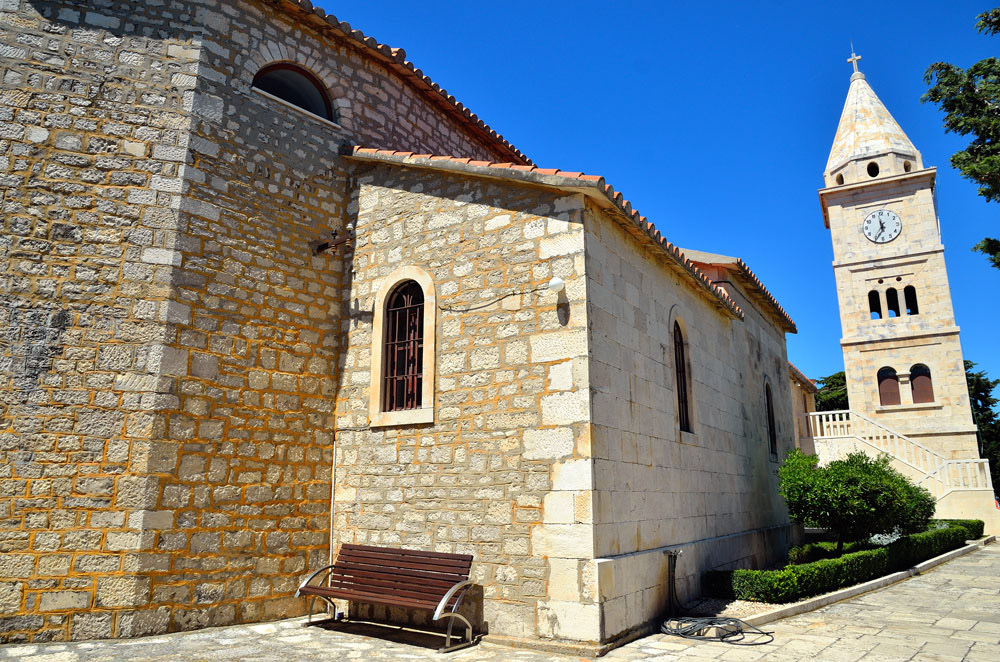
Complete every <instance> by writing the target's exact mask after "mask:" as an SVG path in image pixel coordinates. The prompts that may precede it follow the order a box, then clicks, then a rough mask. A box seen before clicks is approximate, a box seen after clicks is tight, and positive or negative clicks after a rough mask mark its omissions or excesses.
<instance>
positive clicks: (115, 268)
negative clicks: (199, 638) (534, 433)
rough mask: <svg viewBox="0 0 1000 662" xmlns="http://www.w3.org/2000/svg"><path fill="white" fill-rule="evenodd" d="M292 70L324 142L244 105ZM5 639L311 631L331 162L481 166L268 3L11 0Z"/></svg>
mask: <svg viewBox="0 0 1000 662" xmlns="http://www.w3.org/2000/svg"><path fill="white" fill-rule="evenodd" d="M273 60H290V61H296V62H299V63H301V64H303V65H304V66H306V67H307V68H310V69H312V70H313V71H314V72H315V73H316V74H317V75H318V76H320V77H321V79H322V80H323V81H324V82H326V83H327V84H328V85H329V86H330V89H331V92H332V96H333V97H334V103H335V105H336V107H337V109H338V112H339V120H340V122H341V125H339V126H338V125H335V124H331V123H327V122H323V121H321V120H318V119H316V118H313V117H311V116H308V115H307V114H305V113H302V112H299V111H298V110H296V109H292V108H290V107H288V106H286V105H285V104H282V103H280V102H276V101H274V100H273V99H270V98H267V97H265V96H263V95H260V94H258V93H256V92H254V91H252V90H251V89H250V82H251V80H252V78H253V74H254V73H255V72H256V70H257V68H259V66H262V65H263V64H266V63H267V62H270V61H273ZM0 76H2V79H0V178H2V184H3V197H2V202H0V204H2V205H3V212H4V213H3V220H2V223H3V234H2V237H0V273H2V276H0V279H2V280H0V285H2V287H0V296H2V297H3V299H2V308H0V326H2V329H0V330H2V342H0V375H2V378H3V379H4V380H5V382H4V384H3V385H2V386H3V388H2V389H0V399H2V402H3V404H2V407H0V481H2V488H0V552H2V557H0V638H2V639H6V640H25V639H32V640H36V641H43V640H51V639H69V638H74V639H81V638H92V637H108V636H135V635H139V634H146V633H155V632H163V631H166V630H168V629H169V630H176V629H188V628H194V627H202V626H205V625H215V624H224V623H229V622H234V621H252V620H259V619H264V618H274V617H279V616H285V615H292V614H296V613H300V612H301V610H302V608H303V605H302V601H299V600H292V599H291V597H290V596H291V594H292V593H293V592H294V589H295V586H296V584H297V582H298V581H299V580H300V579H301V577H302V575H303V573H304V572H305V571H306V569H307V568H313V567H316V566H317V565H321V564H322V563H323V562H324V561H325V559H326V557H327V551H328V536H329V524H328V522H329V496H330V478H329V467H330V464H331V461H332V441H333V432H332V430H331V428H332V425H333V402H332V400H333V394H334V391H335V388H334V382H335V380H336V378H337V376H338V370H337V359H338V343H337V333H339V329H340V319H339V316H340V300H341V294H340V288H341V286H342V265H343V258H342V256H341V255H333V254H327V255H323V256H318V257H313V256H311V255H310V251H309V247H308V243H309V241H310V240H311V239H315V238H318V237H319V236H321V235H323V234H325V233H326V232H327V231H328V230H331V229H342V227H343V219H342V215H343V213H344V204H343V200H344V196H345V195H346V194H345V191H346V190H347V189H348V188H349V186H350V184H349V180H348V175H347V174H346V171H345V167H344V166H343V164H342V163H341V162H340V160H339V157H338V156H337V153H338V148H339V147H340V146H341V145H343V144H345V143H356V142H361V143H363V144H368V145H373V146H380V147H382V146H384V147H393V148H400V149H412V150H430V151H435V152H446V153H455V154H464V155H468V156H474V157H478V158H496V157H497V154H496V153H494V150H493V149H492V148H489V147H486V146H483V145H482V144H480V143H479V142H478V139H476V138H472V137H470V136H469V135H468V133H467V132H466V131H465V130H464V129H462V128H458V127H456V126H454V125H453V123H452V122H451V120H449V119H448V118H447V117H446V116H445V115H444V114H443V113H442V112H441V111H440V110H439V109H437V108H436V107H434V106H433V104H430V103H428V102H426V101H424V100H423V98H422V97H420V96H419V95H418V94H417V93H416V92H414V91H413V90H412V89H411V88H409V87H408V86H407V85H405V84H404V83H402V82H401V81H400V80H399V79H398V78H397V77H395V75H393V74H390V73H389V72H387V71H386V70H385V69H384V68H383V67H382V66H381V65H379V64H375V63H373V62H370V61H368V60H367V59H366V58H365V57H364V55H363V53H361V51H359V50H357V49H356V48H354V47H349V46H347V45H346V44H344V43H340V42H339V41H337V40H334V39H333V38H331V37H324V36H321V35H318V34H316V33H313V32H311V30H310V28H307V27H304V26H303V24H302V22H301V21H300V20H299V19H298V18H297V17H289V16H287V15H285V14H284V13H282V12H279V11H278V10H277V9H276V8H275V6H274V5H273V4H271V3H267V2H252V3H251V2H237V3H229V2H215V1H205V2H192V3H153V4H148V3H131V2H114V1H111V0H107V1H99V2H93V1H91V2H58V3H57V2H41V1H38V0H4V1H3V2H0Z"/></svg>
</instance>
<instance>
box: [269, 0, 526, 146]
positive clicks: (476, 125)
mask: <svg viewBox="0 0 1000 662" xmlns="http://www.w3.org/2000/svg"><path fill="white" fill-rule="evenodd" d="M271 4H273V5H275V6H276V7H277V8H278V9H279V11H280V10H281V9H282V6H283V5H287V4H291V5H295V6H296V7H297V8H298V9H299V10H301V11H304V12H306V13H308V14H310V15H312V16H315V17H317V18H319V19H320V20H322V21H323V22H325V23H326V24H327V25H328V26H330V27H331V28H333V29H334V30H337V31H338V32H340V33H341V34H342V35H343V36H344V37H346V38H348V39H351V40H353V41H354V42H356V43H357V44H358V45H360V46H362V47H364V48H366V49H368V50H371V51H374V52H375V53H377V54H378V55H379V56H381V57H382V58H384V59H386V60H388V63H389V65H390V68H392V69H393V70H394V71H396V73H398V74H400V75H401V76H402V77H403V79H404V80H407V79H408V80H411V81H412V82H414V83H415V84H416V86H417V87H418V89H420V88H421V86H423V87H424V88H426V89H423V90H422V91H424V92H425V93H428V94H429V95H433V97H432V98H433V99H434V100H435V101H437V102H438V103H439V104H440V105H441V106H442V109H443V110H445V111H446V112H449V113H451V114H454V115H456V116H458V117H459V118H461V120H462V121H464V122H465V123H467V124H469V125H471V127H472V128H473V129H474V130H475V131H477V132H479V133H481V134H485V137H486V138H487V139H488V140H490V141H492V142H493V143H496V144H497V145H499V146H500V147H501V148H502V149H503V150H504V151H507V152H509V153H510V155H511V156H513V157H514V158H515V159H517V160H519V161H521V162H523V163H526V164H532V163H533V161H532V160H531V159H530V158H528V156H527V155H525V154H524V153H523V152H521V150H519V149H517V148H516V147H514V145H513V144H511V142H510V141H509V140H507V139H506V138H504V137H503V136H502V135H500V134H499V133H497V131H495V130H494V129H493V128H492V127H490V125H489V124H487V123H486V122H484V121H483V120H481V119H479V116H477V115H476V114H475V113H473V112H472V111H471V110H469V109H468V108H467V107H466V106H465V105H464V104H463V103H462V102H460V101H459V100H458V99H456V98H455V97H454V95H451V94H449V93H448V91H447V90H445V89H444V88H443V87H441V86H440V85H438V84H437V83H435V82H434V81H433V80H431V79H430V77H429V76H426V75H424V73H423V71H421V70H420V69H418V68H417V67H416V65H414V64H413V63H412V62H410V61H409V60H407V59H406V51H405V50H404V49H402V48H394V47H392V46H388V45H387V44H383V43H380V42H378V41H376V40H375V39H374V38H373V37H369V36H368V35H366V34H365V33H363V32H362V31H361V30H358V29H356V28H353V27H351V24H350V23H348V22H346V21H341V20H340V19H338V18H337V17H336V16H334V15H333V14H328V13H327V12H326V11H325V10H324V9H323V8H322V7H317V6H315V5H313V3H312V2H310V0H283V1H282V0H271Z"/></svg>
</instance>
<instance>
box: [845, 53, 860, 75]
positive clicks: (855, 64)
mask: <svg viewBox="0 0 1000 662" xmlns="http://www.w3.org/2000/svg"><path fill="white" fill-rule="evenodd" d="M860 59H861V56H860V55H855V54H854V49H853V48H852V49H851V57H849V58H847V61H848V62H850V63H851V66H852V67H854V73H858V60H860Z"/></svg>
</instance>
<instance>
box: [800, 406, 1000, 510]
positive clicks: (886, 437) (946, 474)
mask: <svg viewBox="0 0 1000 662" xmlns="http://www.w3.org/2000/svg"><path fill="white" fill-rule="evenodd" d="M809 432H810V434H811V435H812V437H813V439H857V440H858V441H861V442H863V443H865V444H867V445H869V446H871V447H873V448H874V449H875V450H878V451H881V452H883V453H887V454H889V455H891V456H892V457H893V458H895V459H896V460H897V461H899V462H901V463H902V464H905V465H907V466H909V467H911V468H912V469H914V470H916V471H917V472H918V473H920V474H923V477H922V478H919V479H918V481H917V482H918V484H920V485H922V486H923V487H926V488H927V489H928V490H930V492H931V493H932V494H933V495H934V496H936V497H937V498H939V499H940V498H941V497H943V496H944V495H945V494H947V493H948V492H950V491H952V490H985V489H989V490H992V489H993V482H992V480H991V479H990V469H989V462H988V461H987V460H980V459H972V460H950V459H948V458H946V457H944V456H943V455H941V454H940V453H938V452H936V451H933V450H931V449H930V448H927V447H926V446H924V445H923V444H920V443H919V442H916V441H914V440H912V439H910V438H909V437H907V436H906V435H902V434H899V433H898V432H895V431H893V430H891V429H890V428H887V427H886V426H884V425H882V424H881V423H878V422H876V421H873V420H872V419H870V418H868V417H867V416H864V415H863V414H859V413H857V412H855V411H851V410H844V411H822V412H809Z"/></svg>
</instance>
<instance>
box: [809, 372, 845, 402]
mask: <svg viewBox="0 0 1000 662" xmlns="http://www.w3.org/2000/svg"><path fill="white" fill-rule="evenodd" d="M816 383H817V384H820V385H821V386H820V387H819V391H818V392H817V393H816V411H839V410H841V409H849V408H850V406H849V404H848V402H847V379H846V378H845V377H844V371H843V370H841V371H840V372H835V373H833V374H832V375H827V376H826V377H820V378H819V379H817V380H816Z"/></svg>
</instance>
